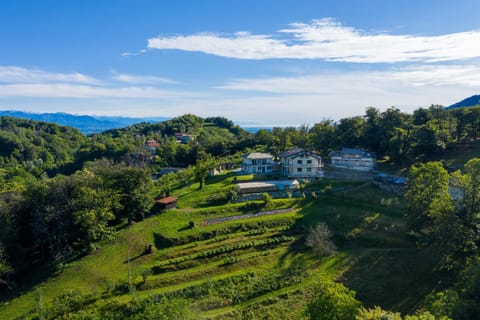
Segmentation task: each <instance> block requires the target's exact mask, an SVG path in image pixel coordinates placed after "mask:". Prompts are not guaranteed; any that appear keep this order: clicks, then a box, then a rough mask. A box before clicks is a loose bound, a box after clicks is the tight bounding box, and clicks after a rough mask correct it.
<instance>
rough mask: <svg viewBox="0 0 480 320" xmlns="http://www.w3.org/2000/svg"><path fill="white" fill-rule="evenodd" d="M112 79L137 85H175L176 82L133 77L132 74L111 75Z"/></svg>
mask: <svg viewBox="0 0 480 320" xmlns="http://www.w3.org/2000/svg"><path fill="white" fill-rule="evenodd" d="M113 79H114V80H116V81H120V82H126V83H137V84H162V83H163V84H176V83H177V82H176V81H174V80H171V79H168V78H163V77H157V76H145V75H133V74H124V73H116V72H114V74H113Z"/></svg>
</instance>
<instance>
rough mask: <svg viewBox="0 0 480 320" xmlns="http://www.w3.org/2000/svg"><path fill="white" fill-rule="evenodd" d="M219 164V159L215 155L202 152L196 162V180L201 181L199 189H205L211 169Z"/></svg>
mask: <svg viewBox="0 0 480 320" xmlns="http://www.w3.org/2000/svg"><path fill="white" fill-rule="evenodd" d="M216 166H217V160H216V159H215V157H213V156H212V155H210V154H208V153H205V152H203V153H201V154H200V155H199V158H198V159H197V163H196V164H195V171H194V172H195V173H194V174H195V180H197V181H198V182H199V187H198V188H199V189H203V185H204V183H205V179H206V178H207V177H208V174H209V173H210V170H212V169H214V168H215V167H216Z"/></svg>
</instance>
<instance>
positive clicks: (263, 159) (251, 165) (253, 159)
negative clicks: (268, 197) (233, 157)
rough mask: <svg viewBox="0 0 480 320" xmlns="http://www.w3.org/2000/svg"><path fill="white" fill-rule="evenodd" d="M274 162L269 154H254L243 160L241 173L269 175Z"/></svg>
mask: <svg viewBox="0 0 480 320" xmlns="http://www.w3.org/2000/svg"><path fill="white" fill-rule="evenodd" d="M274 166H275V162H274V161H273V156H272V155H271V154H270V153H260V152H254V153H250V154H249V155H248V156H246V157H245V158H243V162H242V171H243V172H244V173H271V172H272V170H273V167H274Z"/></svg>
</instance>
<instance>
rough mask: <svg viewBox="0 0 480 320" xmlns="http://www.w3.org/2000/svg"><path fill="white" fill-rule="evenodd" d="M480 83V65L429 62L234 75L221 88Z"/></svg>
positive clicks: (325, 89) (298, 90)
mask: <svg viewBox="0 0 480 320" xmlns="http://www.w3.org/2000/svg"><path fill="white" fill-rule="evenodd" d="M448 85H454V86H457V87H458V86H462V87H465V88H468V87H471V90H475V89H477V88H478V87H479V86H480V66H475V65H451V66H445V65H428V66H409V67H407V68H403V69H399V68H396V69H390V70H384V71H342V72H328V73H322V74H316V75H308V76H296V77H271V78H262V79H256V78H252V79H234V80H231V81H229V82H227V83H226V84H225V85H222V86H218V87H217V88H219V89H228V90H239V91H253V92H267V93H275V94H332V93H333V92H350V93H352V92H364V93H372V94H374V93H376V92H379V91H381V92H384V91H385V90H391V89H394V88H395V87H396V86H401V87H403V88H408V87H415V86H423V87H427V86H433V87H439V86H448ZM394 91H396V90H394Z"/></svg>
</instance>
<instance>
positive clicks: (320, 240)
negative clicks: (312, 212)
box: [305, 223, 337, 257]
mask: <svg viewBox="0 0 480 320" xmlns="http://www.w3.org/2000/svg"><path fill="white" fill-rule="evenodd" d="M331 237H332V232H331V231H330V229H329V228H328V226H327V225H326V224H325V223H320V224H317V226H316V227H315V228H314V229H311V230H310V233H309V234H308V235H307V238H306V239H305V246H306V247H308V248H312V250H313V252H314V253H315V254H316V255H317V256H319V257H323V256H329V255H332V254H334V253H335V252H337V248H336V247H335V245H334V244H333V242H332V240H331Z"/></svg>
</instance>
